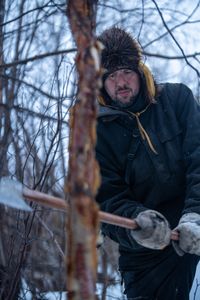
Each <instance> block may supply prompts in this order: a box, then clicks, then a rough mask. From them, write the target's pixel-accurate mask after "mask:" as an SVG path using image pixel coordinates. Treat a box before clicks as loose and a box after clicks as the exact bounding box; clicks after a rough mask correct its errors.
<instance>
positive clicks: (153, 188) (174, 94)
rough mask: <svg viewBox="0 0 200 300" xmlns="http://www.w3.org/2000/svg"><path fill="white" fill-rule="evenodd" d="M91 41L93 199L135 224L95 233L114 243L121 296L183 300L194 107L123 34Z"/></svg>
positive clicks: (194, 215) (195, 171) (192, 212)
mask: <svg viewBox="0 0 200 300" xmlns="http://www.w3.org/2000/svg"><path fill="white" fill-rule="evenodd" d="M98 40H99V41H100V42H101V43H102V44H103V46H104V48H103V51H102V58H101V63H102V67H103V68H104V71H105V72H104V75H103V87H102V89H101V96H100V97H99V103H100V108H99V117H98V126H97V146H96V153H97V159H98V161H99V164H100V169H101V175H102V184H101V187H100V189H99V192H98V195H97V201H98V203H99V204H100V208H101V210H104V211H106V212H109V213H113V214H116V215H120V216H124V217H128V218H136V221H137V223H138V225H139V229H138V230H126V229H123V228H121V227H117V226H113V225H108V224H103V226H102V231H103V233H104V234H105V235H107V236H109V237H110V238H111V239H113V240H114V241H116V242H117V243H118V244H119V252H120V257H119V269H120V272H121V274H122V278H123V281H124V284H125V293H126V294H127V298H128V299H141V300H142V299H148V300H175V299H176V300H188V299H189V292H190V288H191V285H192V282H193V278H194V275H195V270H196V265H197V263H198V255H200V215H199V214H200V108H199V106H198V104H197V103H196V102H195V100H194V98H193V95H192V93H191V91H190V90H189V88H187V87H186V86H185V85H183V84H169V83H167V84H164V85H158V84H156V83H155V81H154V79H153V77H152V75H151V73H150V71H149V70H148V68H147V67H146V66H145V64H144V63H143V62H142V55H141V49H140V47H139V45H138V43H137V41H135V40H134V39H133V38H132V37H131V36H130V35H129V34H128V33H127V32H125V31H124V30H122V29H119V28H115V27H114V28H110V29H108V30H105V31H104V32H103V33H102V34H101V35H100V36H99V37H98ZM172 229H175V231H176V232H177V234H178V240H175V241H172V240H171V230H172Z"/></svg>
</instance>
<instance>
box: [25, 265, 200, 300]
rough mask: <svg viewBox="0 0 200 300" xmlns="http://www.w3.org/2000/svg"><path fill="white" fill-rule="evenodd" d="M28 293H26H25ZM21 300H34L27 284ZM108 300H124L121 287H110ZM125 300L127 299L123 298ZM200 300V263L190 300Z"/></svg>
mask: <svg viewBox="0 0 200 300" xmlns="http://www.w3.org/2000/svg"><path fill="white" fill-rule="evenodd" d="M24 291H26V292H24ZM97 294H99V295H100V294H101V286H100V285H99V286H97ZM42 297H43V298H42V299H43V300H67V294H66V293H60V292H49V293H45V294H43V295H42ZM20 299H23V300H32V294H31V292H29V291H28V287H27V285H26V283H25V282H23V292H21V294H20ZM106 299H107V300H111V299H112V300H113V299H116V300H117V299H118V300H119V299H120V300H122V287H121V285H120V284H119V285H117V286H116V285H115V286H110V287H108V288H107V298H106ZM123 299H125V298H123ZM199 299H200V263H199V264H198V266H197V270H196V276H195V279H194V282H193V286H192V289H191V292H190V300H199Z"/></svg>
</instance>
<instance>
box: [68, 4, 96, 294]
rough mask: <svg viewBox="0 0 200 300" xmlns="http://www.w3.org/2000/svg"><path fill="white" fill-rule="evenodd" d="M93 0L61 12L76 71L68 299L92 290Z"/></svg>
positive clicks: (94, 71) (92, 291) (93, 184)
mask: <svg viewBox="0 0 200 300" xmlns="http://www.w3.org/2000/svg"><path fill="white" fill-rule="evenodd" d="M96 4H97V1H92V0H90V1H85V0H70V1H68V10H67V14H68V17H69V22H70V26H71V31H72V34H73V36H74V39H75V41H76V44H77V49H78V53H77V57H76V67H77V72H78V76H79V82H78V94H77V102H76V104H75V106H74V107H73V108H72V110H71V116H70V143H69V154H70V155H69V157H70V158H69V174H68V178H67V193H68V194H69V197H70V208H69V209H70V211H69V220H68V229H67V230H68V244H67V249H68V261H67V290H68V299H70V300H72V299H73V300H84V299H85V300H86V299H87V300H90V299H91V300H92V299H96V296H95V282H96V267H97V251H96V238H97V232H98V223H99V220H98V207H97V204H96V202H95V195H96V191H97V188H98V186H99V168H98V164H97V162H96V160H95V151H94V148H95V143H96V114H97V105H96V98H97V95H98V89H99V87H100V83H101V70H100V64H99V53H100V45H99V43H98V42H96V40H95V37H94V34H93V31H94V27H95V13H96Z"/></svg>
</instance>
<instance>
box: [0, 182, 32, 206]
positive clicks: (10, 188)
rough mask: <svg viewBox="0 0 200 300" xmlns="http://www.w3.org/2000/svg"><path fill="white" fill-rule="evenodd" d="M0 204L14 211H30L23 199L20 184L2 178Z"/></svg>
mask: <svg viewBox="0 0 200 300" xmlns="http://www.w3.org/2000/svg"><path fill="white" fill-rule="evenodd" d="M0 204H4V205H6V206H10V207H13V208H16V209H20V210H25V211H32V209H31V207H30V206H29V205H28V204H26V202H25V201H24V199H23V186H22V184H21V183H20V182H18V181H16V180H13V179H10V178H8V177H3V178H1V180H0Z"/></svg>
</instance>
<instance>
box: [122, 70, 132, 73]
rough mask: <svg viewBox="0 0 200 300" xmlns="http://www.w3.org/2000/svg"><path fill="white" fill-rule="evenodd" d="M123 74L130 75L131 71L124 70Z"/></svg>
mask: <svg viewBox="0 0 200 300" xmlns="http://www.w3.org/2000/svg"><path fill="white" fill-rule="evenodd" d="M124 73H125V74H132V73H133V71H131V70H124Z"/></svg>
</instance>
